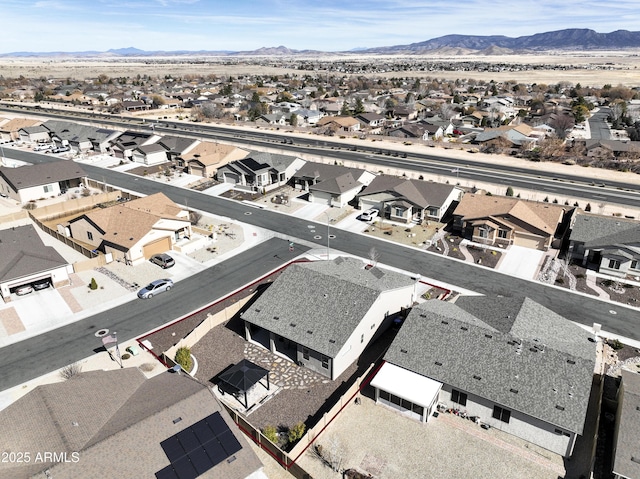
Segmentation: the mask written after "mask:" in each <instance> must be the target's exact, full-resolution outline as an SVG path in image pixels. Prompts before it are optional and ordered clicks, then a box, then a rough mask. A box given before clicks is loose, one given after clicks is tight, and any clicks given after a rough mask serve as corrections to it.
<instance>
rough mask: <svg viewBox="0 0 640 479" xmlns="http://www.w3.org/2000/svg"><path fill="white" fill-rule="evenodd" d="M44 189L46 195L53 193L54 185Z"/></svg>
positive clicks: (46, 186) (45, 186)
mask: <svg viewBox="0 0 640 479" xmlns="http://www.w3.org/2000/svg"><path fill="white" fill-rule="evenodd" d="M43 189H44V192H45V193H51V192H52V191H53V185H44V186H43Z"/></svg>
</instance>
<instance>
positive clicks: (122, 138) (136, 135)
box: [110, 131, 161, 159]
mask: <svg viewBox="0 0 640 479" xmlns="http://www.w3.org/2000/svg"><path fill="white" fill-rule="evenodd" d="M160 139H161V137H160V136H158V135H155V134H153V133H141V132H137V131H125V132H124V133H121V134H120V135H119V136H118V137H116V138H114V139H113V140H112V142H111V148H110V149H111V151H112V152H113V154H114V156H115V157H116V158H126V159H130V158H131V157H132V156H133V150H135V149H136V148H138V147H139V146H145V145H151V144H153V143H156V142H158V141H159V140H160Z"/></svg>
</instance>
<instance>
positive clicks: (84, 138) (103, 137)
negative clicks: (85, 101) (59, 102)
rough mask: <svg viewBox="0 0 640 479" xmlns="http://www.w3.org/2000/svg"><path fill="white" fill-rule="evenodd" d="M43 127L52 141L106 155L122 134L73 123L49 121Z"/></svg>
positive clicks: (59, 144) (79, 149) (77, 149)
mask: <svg viewBox="0 0 640 479" xmlns="http://www.w3.org/2000/svg"><path fill="white" fill-rule="evenodd" d="M43 126H44V127H45V128H47V130H49V132H50V136H51V140H52V141H53V142H54V143H55V144H56V145H58V146H61V145H64V146H69V147H70V148H72V149H74V150H76V151H86V150H94V151H97V152H101V153H105V152H106V151H107V150H108V148H109V147H110V146H111V142H112V141H114V140H115V139H116V138H117V137H118V136H119V135H120V134H121V132H120V131H117V130H108V129H105V128H96V127H94V126H91V125H82V124H79V123H74V122H71V121H64V120H48V121H46V122H45V123H44V124H43Z"/></svg>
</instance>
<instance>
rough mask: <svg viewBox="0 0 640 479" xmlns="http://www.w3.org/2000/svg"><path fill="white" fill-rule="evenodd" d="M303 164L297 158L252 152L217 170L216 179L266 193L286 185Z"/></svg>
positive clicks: (303, 162) (302, 161)
mask: <svg viewBox="0 0 640 479" xmlns="http://www.w3.org/2000/svg"><path fill="white" fill-rule="evenodd" d="M304 164H305V161H304V160H303V159H302V158H299V157H297V156H291V155H280V154H275V153H266V152H252V153H250V154H249V155H248V156H247V157H246V158H242V159H240V160H235V161H232V162H230V163H227V164H226V165H224V166H222V167H220V168H218V171H217V173H216V179H217V180H218V181H222V182H223V183H233V184H234V185H236V186H240V187H242V186H244V187H250V188H251V189H252V190H254V191H262V190H266V191H268V190H270V189H273V188H277V187H278V186H282V185H284V184H286V183H287V182H288V181H289V180H290V179H291V177H292V175H293V174H294V173H295V172H296V171H298V170H299V169H300V168H302V166H303V165H304Z"/></svg>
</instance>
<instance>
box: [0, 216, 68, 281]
mask: <svg viewBox="0 0 640 479" xmlns="http://www.w3.org/2000/svg"><path fill="white" fill-rule="evenodd" d="M66 264H68V263H67V262H66V261H65V259H64V258H63V257H62V256H60V254H59V253H58V252H57V251H56V250H55V249H54V248H53V247H51V246H45V245H44V243H43V242H42V240H41V239H40V236H38V232H37V231H36V230H35V228H34V227H33V226H32V225H26V226H17V227H15V228H11V229H6V230H0V282H5V281H11V280H14V279H19V278H23V277H25V276H31V275H33V274H37V273H41V272H45V271H50V270H52V269H55V268H59V267H60V266H64V265H66Z"/></svg>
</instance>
